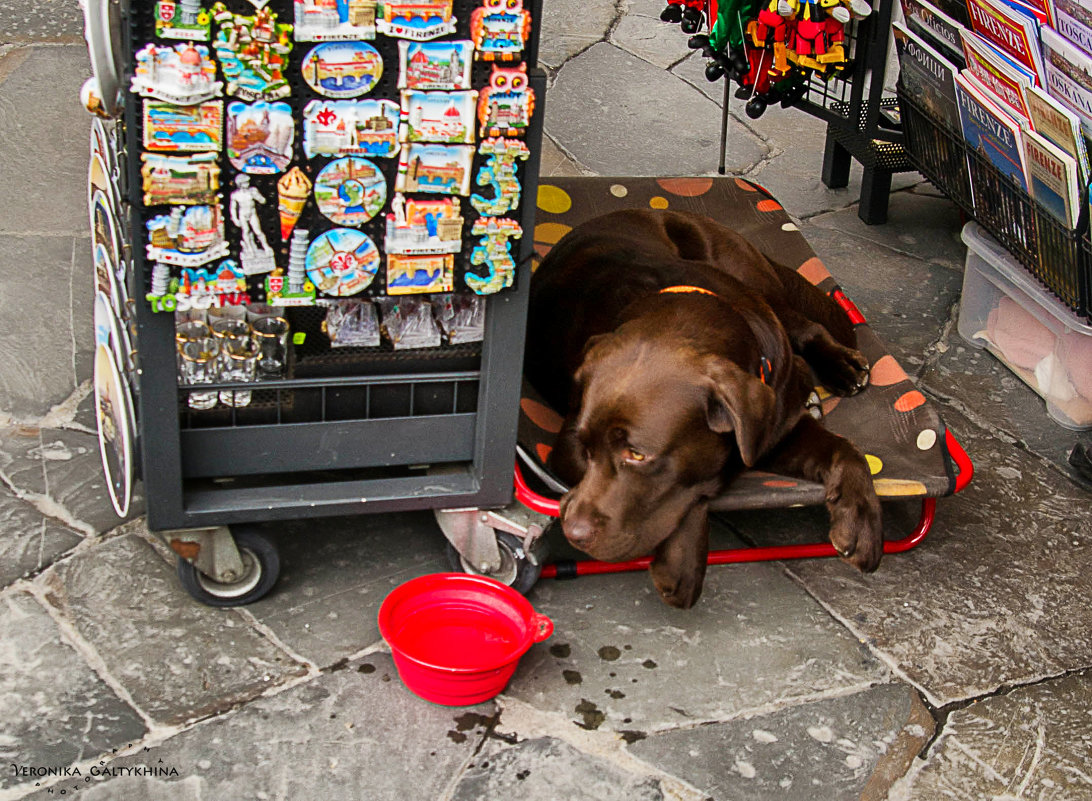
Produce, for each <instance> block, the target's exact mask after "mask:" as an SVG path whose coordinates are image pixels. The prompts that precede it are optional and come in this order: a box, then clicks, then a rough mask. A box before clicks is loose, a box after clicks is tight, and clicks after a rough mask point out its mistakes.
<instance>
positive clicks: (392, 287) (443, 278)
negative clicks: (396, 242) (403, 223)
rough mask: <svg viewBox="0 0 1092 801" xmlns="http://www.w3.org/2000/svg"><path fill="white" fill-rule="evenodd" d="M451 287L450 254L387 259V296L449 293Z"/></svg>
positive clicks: (395, 256) (397, 255) (394, 255)
mask: <svg viewBox="0 0 1092 801" xmlns="http://www.w3.org/2000/svg"><path fill="white" fill-rule="evenodd" d="M454 288H455V257H454V256H452V255H451V254H436V255H432V256H406V255H399V254H393V253H392V254H391V255H389V256H387V294H388V295H418V294H426V293H434V292H451V291H452V290H453V289H454Z"/></svg>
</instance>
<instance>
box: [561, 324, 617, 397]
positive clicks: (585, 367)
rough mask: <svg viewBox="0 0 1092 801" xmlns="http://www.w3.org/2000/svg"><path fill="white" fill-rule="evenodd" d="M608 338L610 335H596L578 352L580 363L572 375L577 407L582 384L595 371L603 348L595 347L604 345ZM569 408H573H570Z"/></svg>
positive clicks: (582, 389)
mask: <svg viewBox="0 0 1092 801" xmlns="http://www.w3.org/2000/svg"><path fill="white" fill-rule="evenodd" d="M610 337H611V335H610V334H596V335H595V336H593V337H588V341H587V342H585V343H584V349H583V350H582V351H581V352H580V363H579V364H578V365H577V367H576V370H574V371H573V374H572V375H573V382H572V392H573V396H574V398H573V399H574V400H575V403H576V405H577V406H578V405H579V404H580V396H581V394H582V393H583V391H584V382H585V381H587V380H588V375H589V374H590V373H591V371H592V370H593V369H595V363H596V362H597V361H599V359H600V358H601V357H602V355H603V348H599V349H598V350H597V349H596V346H598V345H604V344H606V340H608V339H610ZM570 408H575V407H573V406H570Z"/></svg>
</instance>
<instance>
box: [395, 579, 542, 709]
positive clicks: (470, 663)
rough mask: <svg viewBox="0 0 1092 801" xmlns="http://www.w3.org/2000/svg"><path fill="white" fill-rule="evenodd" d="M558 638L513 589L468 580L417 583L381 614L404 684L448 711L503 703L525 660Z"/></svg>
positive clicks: (398, 593) (408, 585) (400, 590)
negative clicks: (496, 700) (496, 699)
mask: <svg viewBox="0 0 1092 801" xmlns="http://www.w3.org/2000/svg"><path fill="white" fill-rule="evenodd" d="M553 630H554V624H553V622H552V621H551V620H550V618H548V617H546V616H545V615H540V614H538V613H537V612H535V610H534V609H533V608H532V607H531V604H530V603H529V602H528V601H527V599H526V598H524V597H523V596H522V595H520V594H519V593H518V592H516V591H515V590H513V589H512V588H511V587H508V586H506V585H504V584H501V583H500V582H499V581H496V580H494V579H490V578H486V577H484V576H471V575H468V574H466V573H434V574H432V575H428V576H421V577H420V578H415V579H411V580H410V581H407V582H406V583H405V584H402V585H400V586H398V587H396V588H395V589H394V590H393V591H392V592H391V593H390V594H389V595H388V596H387V597H386V599H384V601H383V605H382V606H380V608H379V631H380V633H381V634H382V635H383V638H384V639H385V640H386V641H387V644H388V645H390V647H391V654H392V655H393V657H394V664H395V667H397V668H398V675H399V676H400V677H401V679H402V682H403V683H404V684H405V685H406V687H408V688H409V689H410V690H411V691H412V692H414V693H415V694H417V695H419V696H420V697H421V698H424V699H425V700H426V701H432V702H434V703H437V704H444V705H446V706H467V705H470V704H477V703H481V702H482V701H488V700H489V699H490V698H492V697H493V696H495V695H497V693H499V692H500V691H501V690H503V689H504V688H505V686H506V685H507V684H508V680H509V679H511V678H512V674H513V673H515V671H516V664H517V663H518V662H519V658H520V657H521V656H523V654H524V653H526V652H527V649H529V648H530V647H531V645H532V644H533V643H536V642H542V641H543V640H545V639H546V638H547V637H549V636H550V634H551V632H553Z"/></svg>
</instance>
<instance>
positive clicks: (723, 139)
mask: <svg viewBox="0 0 1092 801" xmlns="http://www.w3.org/2000/svg"><path fill="white" fill-rule="evenodd" d="M721 80H723V81H724V102H723V104H722V105H721V110H720V164H718V165H717V172H719V173H720V174H721V175H724V173H725V160H726V154H727V152H728V99H729V98H730V97H731V95H730V94H729V91H730V90H731V88H732V82H731V81H730V80H729V79H728V76H727V75H724V76H723V77H722V78H721Z"/></svg>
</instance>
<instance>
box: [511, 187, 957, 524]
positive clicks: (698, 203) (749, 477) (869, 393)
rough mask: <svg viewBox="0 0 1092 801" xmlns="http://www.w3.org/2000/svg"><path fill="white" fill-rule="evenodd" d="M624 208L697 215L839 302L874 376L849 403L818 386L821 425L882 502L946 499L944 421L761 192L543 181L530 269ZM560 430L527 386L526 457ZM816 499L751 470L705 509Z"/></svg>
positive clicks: (949, 481) (810, 488) (792, 482)
mask: <svg viewBox="0 0 1092 801" xmlns="http://www.w3.org/2000/svg"><path fill="white" fill-rule="evenodd" d="M623 208H654V209H675V210H678V211H689V212H694V213H697V214H704V215H706V216H708V217H711V218H713V219H715V220H718V221H719V222H721V223H722V224H724V225H727V226H728V227H730V228H733V229H735V230H736V231H738V232H739V233H740V234H742V235H743V236H745V237H747V238H748V239H749V240H750V241H751V242H752V243H754V245H755V246H756V247H757V248H758V249H759V250H761V251H762V252H763V253H764V254H765V255H766V256H767V258H769V259H771V260H772V261H776V262H778V263H780V264H784V265H786V266H790V267H794V268H796V269H797V271H798V272H800V274H801V275H803V276H804V277H806V278H807V279H808V280H809V281H810V282H811V283H813V284H815V285H816V286H818V287H819V288H820V289H821V290H823V291H824V292H826V293H828V294H831V295H833V296H834V297H836V298H837V299H839V300H840V301H841V303H842V305H843V307H844V308H846V310H847V313H848V314H850V317H851V319H854V321H855V322H856V323H857V326H856V327H857V343H858V347H859V348H860V349H861V351H862V352H863V353H864V354H865V356H866V357H867V358H868V360H869V362H870V363H871V365H872V374H871V381H870V385H869V388H868V389H867V390H866V391H865V392H862V393H861V394H859V395H855V396H853V397H850V398H839V397H835V396H832V395H831V394H830V393H829V392H827V391H826V390H824V389H823V388H822V387H818V388H817V390H818V391H819V394H820V397H821V398H822V401H823V414H824V416H823V423H824V425H826V426H827V427H828V428H829V429H830V430H831V431H834V432H835V433H838V434H841V435H842V436H845V437H847V438H849V439H850V440H852V441H853V442H854V443H855V444H856V445H857V447H859V448H860V449H861V450H862V451H863V452H864V453H865V456H866V458H867V460H868V464H869V466H870V467H871V468H872V474H873V481H874V482H875V486H876V492H877V494H878V495H879V496H880V497H881V499H885V498H886V499H895V498H914V497H918V498H921V497H936V496H941V495H948V494H951V492H952V491H953V489H954V475H953V470H952V467H951V460H950V458H949V456H948V453H947V450H946V448H945V437H944V423H943V422H942V421H941V419H940V417H939V415H938V414H937V413H936V410H935V409H934V408H933V406H932V405H931V404H930V403H929V402H928V400H927V399H926V398H925V396H924V395H922V394H921V392H919V391H918V390H917V389H915V387H914V385H913V384H912V383H911V381H910V380H909V378H908V377H907V375H906V373H905V372H904V371H903V369H902V367H900V366H899V364H898V362H896V361H895V359H894V358H893V357H892V356H891V355H890V354H889V353H887V350H886V348H885V347H884V345H883V343H882V342H880V340H879V339H878V338H877V337H876V335H875V334H874V333H873V331H872V329H871V328H870V327H869V325H868V323H867V322H865V320H864V318H863V316H861V314H860V312H859V311H858V310H857V309H856V307H855V306H853V304H852V301H850V300H849V299H848V298H846V297H845V295H844V293H843V292H842V290H841V289H840V287H838V285H837V283H836V281H835V279H834V278H833V277H832V276H831V274H830V272H829V271H828V270H827V268H826V266H825V265H824V264H823V263H822V262H821V261H820V260H819V258H818V257H817V256H816V255H815V253H814V252H813V251H812V249H811V247H810V246H809V245H808V243H807V241H806V240H805V239H804V237H803V236H802V235H801V234H800V232H799V231H798V230H797V228H796V226H795V225H794V224H793V222H792V220H791V219H790V218H789V215H788V214H787V213H786V212H785V211H784V209H782V207H781V205H780V204H779V203H778V202H777V201H776V200H775V199H774V198H773V197H771V196H770V194H769V193H768V192H766V191H765V190H764V189H762V188H761V187H760V186H758V185H756V184H753V183H750V182H748V181H744V180H742V179H736V178H564V179H562V178H555V179H543V180H542V183H541V185H540V186H539V189H538V211H537V215H536V225H535V233H534V250H535V259H536V261H535V264H534V266H535V267H537V262H538V260H540V259H541V258H542V257H543V256H544V255H545V254H546V253H548V252H549V250H550V248H551V247H553V245H554V244H556V243H557V242H558V241H559V240H560V239H561V237H563V236H564V235H565V234H566V233H567V232H568V231H570V230H572V228H573V227H575V226H576V225H579V224H580V223H582V222H584V221H585V220H588V219H591V218H592V217H595V216H598V215H600V214H606V213H607V212H611V211H615V210H618V209H623ZM560 427H561V417H560V415H558V414H557V412H555V411H554V410H553V409H550V408H549V407H547V406H546V404H545V403H544V402H543V401H542V399H541V398H539V397H538V396H537V395H536V394H535V392H534V390H533V389H532V388H531V387H530V386H529V385H527V384H526V382H525V384H524V397H523V399H522V401H521V404H520V428H519V441H520V445H521V446H522V448H523V450H524V451H525V452H527V453H528V454H533V455H534V456H535V457H536V458H537V459H539V460H540V461H541V462H543V463H544V462H545V460H546V458H547V457H548V456H549V453H550V449H551V448H552V446H553V440H554V438H555V436H556V434H557V432H558V431H559V429H560ZM823 501H824V492H823V487H822V485H820V484H815V483H812V482H807V481H801V480H799V479H795V478H791V477H788V476H781V475H776V474H773V473H767V472H763V471H761V470H750V471H747V472H746V473H744V474H743V475H741V476H740V477H738V478H737V479H736V480H735V481H734V482H733V483H732V485H731V486H730V487H729V488H728V490H727V491H726V493H725V494H724V495H723V496H721V497H720V498H718V499H717V500H716V501H714V502H713V504H712V508H715V509H720V510H729V509H766V508H776V507H786V506H794V505H813V504H822V503H823Z"/></svg>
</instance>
